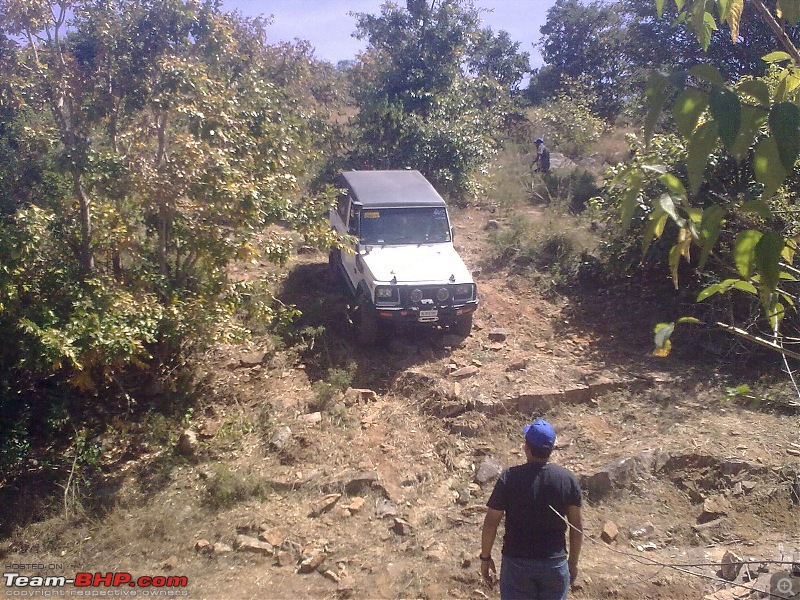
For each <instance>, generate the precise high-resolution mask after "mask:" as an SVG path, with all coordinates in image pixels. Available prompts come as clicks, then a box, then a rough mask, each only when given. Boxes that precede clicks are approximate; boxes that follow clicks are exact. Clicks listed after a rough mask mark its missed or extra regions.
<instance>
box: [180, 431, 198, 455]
mask: <svg viewBox="0 0 800 600" xmlns="http://www.w3.org/2000/svg"><path fill="white" fill-rule="evenodd" d="M196 449H197V434H196V433H195V432H194V431H192V430H191V429H187V430H186V431H184V432H183V433H182V434H181V437H180V438H179V439H178V452H179V453H180V454H181V455H182V456H192V455H193V454H194V451H195V450H196Z"/></svg>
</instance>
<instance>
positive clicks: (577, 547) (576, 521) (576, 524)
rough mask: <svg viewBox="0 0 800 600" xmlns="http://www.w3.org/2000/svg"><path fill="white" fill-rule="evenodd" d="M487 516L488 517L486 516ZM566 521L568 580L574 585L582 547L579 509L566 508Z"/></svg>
mask: <svg viewBox="0 0 800 600" xmlns="http://www.w3.org/2000/svg"><path fill="white" fill-rule="evenodd" d="M487 516H488V515H487ZM567 521H568V522H569V524H570V526H571V527H570V528H569V580H570V583H575V580H576V579H577V578H578V559H579V558H580V555H581V546H582V545H583V521H582V520H581V507H580V506H568V507H567Z"/></svg>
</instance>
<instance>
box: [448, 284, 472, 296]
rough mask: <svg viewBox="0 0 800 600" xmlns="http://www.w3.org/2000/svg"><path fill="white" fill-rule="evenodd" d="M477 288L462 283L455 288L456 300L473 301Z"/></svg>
mask: <svg viewBox="0 0 800 600" xmlns="http://www.w3.org/2000/svg"><path fill="white" fill-rule="evenodd" d="M474 289H475V286H474V285H473V284H471V283H460V284H458V285H454V286H453V299H454V300H472V298H473V290H474Z"/></svg>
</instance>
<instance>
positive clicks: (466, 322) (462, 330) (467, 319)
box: [452, 313, 472, 337]
mask: <svg viewBox="0 0 800 600" xmlns="http://www.w3.org/2000/svg"><path fill="white" fill-rule="evenodd" d="M452 329H453V333H455V334H456V335H460V336H464V337H467V336H469V334H470V333H471V332H472V313H469V314H466V315H464V316H462V317H459V319H458V321H456V322H455V324H454V325H453V327H452Z"/></svg>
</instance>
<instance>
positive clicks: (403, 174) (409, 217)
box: [329, 171, 478, 344]
mask: <svg viewBox="0 0 800 600" xmlns="http://www.w3.org/2000/svg"><path fill="white" fill-rule="evenodd" d="M340 183H341V187H342V188H343V189H344V190H346V193H344V194H343V195H341V196H340V197H339V199H338V202H337V204H336V206H335V207H334V208H332V209H331V212H330V221H331V226H332V227H333V228H334V229H335V230H336V231H337V232H338V233H340V234H342V235H350V236H353V237H354V238H356V239H357V240H358V241H357V243H356V244H355V246H354V247H353V248H343V249H333V250H332V251H331V253H330V257H329V263H330V268H331V274H332V276H334V277H341V276H342V275H343V276H344V277H343V278H344V280H345V282H346V284H347V287H348V288H349V290H350V292H351V293H352V294H353V297H354V298H355V303H354V305H353V306H354V311H353V321H354V323H355V324H356V326H357V328H358V335H359V340H360V341H361V343H363V344H372V343H374V342H375V341H376V340H377V338H378V336H379V334H381V333H383V332H386V331H389V330H390V329H391V326H392V325H410V324H424V325H427V326H431V327H446V328H449V329H450V330H451V331H453V332H454V333H456V334H458V335H463V336H467V335H469V333H470V330H471V329H472V314H473V313H474V312H475V309H476V308H477V307H478V295H477V289H476V286H475V282H474V281H473V280H472V276H471V274H470V272H469V270H468V269H467V267H466V265H464V261H463V260H461V257H460V256H459V255H458V253H457V252H456V250H455V248H454V247H453V229H452V227H451V226H450V218H449V215H448V212H447V206H446V204H445V201H444V200H443V199H442V197H441V196H440V195H439V194H438V193H437V192H436V190H435V189H434V188H433V186H432V185H431V184H430V183H429V182H428V180H427V179H425V177H423V176H422V174H421V173H420V172H419V171H347V172H344V173H342V181H341V182H340Z"/></svg>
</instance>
